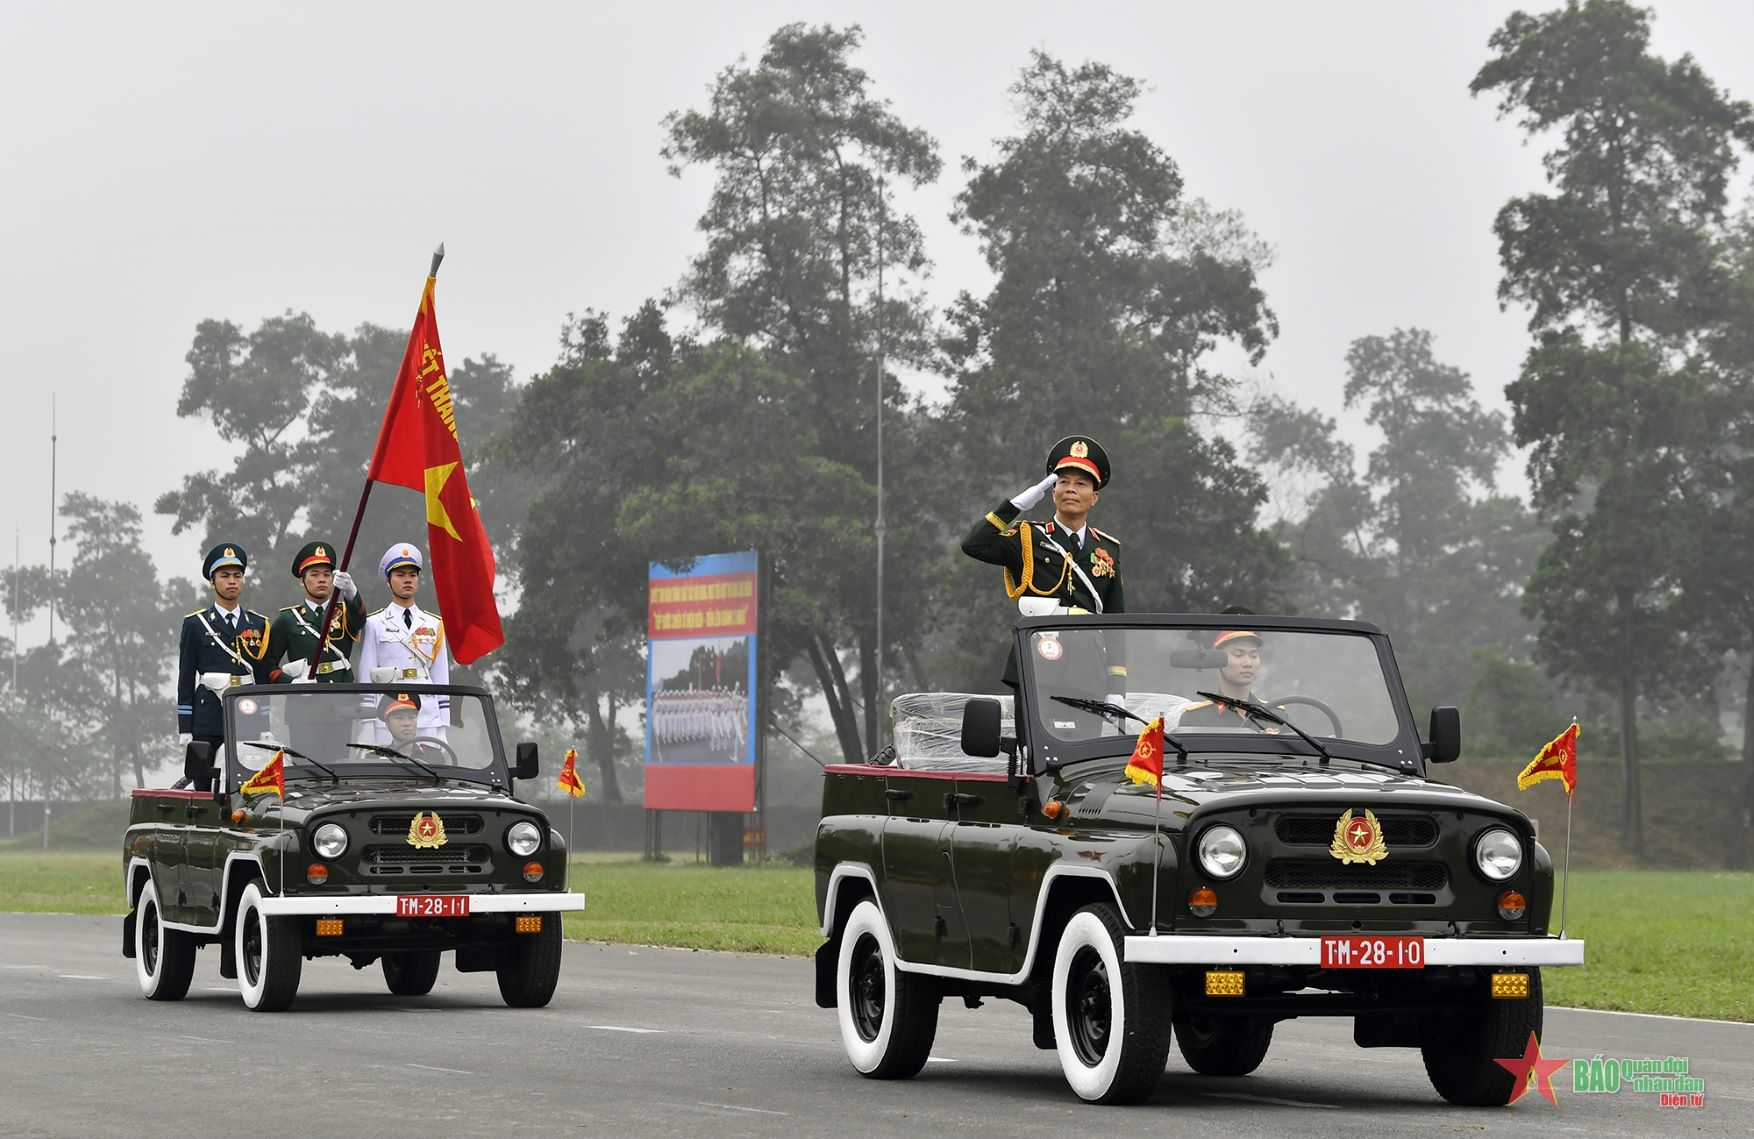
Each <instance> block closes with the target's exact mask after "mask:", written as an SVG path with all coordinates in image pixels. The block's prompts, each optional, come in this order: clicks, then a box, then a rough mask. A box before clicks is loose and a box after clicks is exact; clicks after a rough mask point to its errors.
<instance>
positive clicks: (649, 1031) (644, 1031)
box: [585, 1024, 665, 1036]
mask: <svg viewBox="0 0 1754 1139" xmlns="http://www.w3.org/2000/svg"><path fill="white" fill-rule="evenodd" d="M585 1027H586V1028H594V1029H596V1030H597V1031H598V1032H633V1033H637V1034H639V1035H640V1036H647V1035H656V1036H662V1035H664V1032H665V1030H664V1029H662V1028H627V1027H624V1026H622V1025H619V1024H587V1025H585Z"/></svg>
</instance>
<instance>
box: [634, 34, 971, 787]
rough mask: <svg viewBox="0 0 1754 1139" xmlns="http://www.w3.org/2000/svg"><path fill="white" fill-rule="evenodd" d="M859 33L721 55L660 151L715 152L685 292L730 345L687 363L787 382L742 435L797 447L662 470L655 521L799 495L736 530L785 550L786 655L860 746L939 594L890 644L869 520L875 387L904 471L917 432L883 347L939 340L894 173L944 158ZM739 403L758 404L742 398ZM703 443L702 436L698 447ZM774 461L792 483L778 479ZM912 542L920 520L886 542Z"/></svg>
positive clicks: (851, 751) (673, 118)
mask: <svg viewBox="0 0 1754 1139" xmlns="http://www.w3.org/2000/svg"><path fill="white" fill-rule="evenodd" d="M860 42H861V33H860V31H859V29H858V28H856V27H853V28H847V29H844V30H837V29H835V28H832V27H828V26H822V27H807V26H805V25H803V24H788V25H786V26H784V27H782V28H780V29H779V30H778V31H776V32H775V33H774V34H773V35H772V36H771V37H770V38H769V40H768V42H767V46H766V49H765V50H764V51H763V52H762V55H761V58H760V60H759V61H757V62H756V63H755V64H754V65H750V64H748V63H746V62H743V61H739V62H738V63H737V64H735V65H733V66H731V67H728V68H726V69H725V70H724V71H722V72H720V74H719V76H718V77H717V79H716V80H715V82H714V84H713V87H712V92H711V96H710V99H709V105H708V107H707V108H706V109H705V110H698V111H697V110H689V111H678V112H676V113H674V114H671V115H670V116H669V117H667V118H666V119H665V128H666V132H667V133H666V142H665V146H664V149H663V155H664V157H665V158H666V159H667V160H668V161H669V163H670V164H671V170H672V172H673V173H676V174H677V175H680V174H681V172H682V171H683V170H684V169H685V168H687V167H690V166H706V167H708V168H710V169H711V170H712V172H713V176H714V181H713V191H712V194H711V197H710V199H709V201H708V203H707V208H706V211H705V213H704V214H702V216H701V218H700V222H699V228H700V230H701V232H702V233H703V234H704V235H705V248H704V249H703V250H702V252H701V253H700V254H699V255H698V256H697V257H696V258H695V259H694V261H693V263H692V264H691V266H690V268H689V271H688V273H687V274H686V275H685V276H684V278H683V280H682V282H681V283H680V285H679V286H678V288H677V290H676V298H677V299H678V300H679V301H681V302H683V303H685V304H686V305H688V306H690V307H691V308H692V310H693V311H694V313H695V314H696V315H697V316H698V317H699V319H700V321H701V324H702V326H703V329H704V330H707V331H709V332H716V333H717V334H719V335H720V336H722V337H723V339H724V342H725V343H723V344H720V345H707V346H705V347H703V349H702V354H701V355H700V356H699V357H697V358H696V360H695V363H696V364H698V366H699V370H696V368H695V367H694V366H692V365H691V367H690V368H688V369H686V370H685V372H684V374H683V375H684V379H683V382H685V383H689V384H696V383H701V382H713V381H717V380H722V381H726V382H743V381H748V382H749V383H750V384H751V385H752V386H750V387H748V388H747V390H746V394H747V395H748V397H749V398H751V399H755V400H764V399H771V398H773V390H777V389H784V390H785V391H786V400H787V403H786V406H785V407H784V408H783V410H784V412H785V413H786V414H785V415H784V416H783V417H781V418H780V419H779V420H777V421H774V422H772V423H771V424H770V426H771V427H773V428H774V429H775V432H776V433H774V434H767V435H750V436H744V437H743V440H742V442H744V443H747V442H749V441H752V440H762V441H763V442H767V443H771V444H777V445H778V446H780V447H782V448H785V449H787V450H790V451H793V452H795V454H794V455H790V456H785V455H774V456H771V458H772V459H773V460H774V462H775V463H776V464H777V467H778V468H779V469H778V470H772V471H770V470H769V468H768V465H767V463H766V462H764V461H762V460H764V459H766V458H768V456H755V455H751V454H750V453H749V450H748V448H747V447H742V448H740V450H739V454H737V455H736V456H725V458H726V459H728V460H729V462H728V463H723V464H719V465H715V466H712V467H710V468H708V469H709V470H710V472H711V475H710V482H709V484H708V485H706V486H703V487H698V488H696V487H689V486H687V485H685V484H677V483H675V482H672V483H670V484H669V485H668V486H666V487H664V488H654V490H653V493H652V495H651V497H650V498H649V499H648V500H647V501H648V503H649V511H650V518H649V521H648V523H647V530H646V532H647V533H648V534H649V535H651V536H652V537H653V540H654V541H655V542H657V543H658V544H664V543H663V541H662V540H661V539H659V538H658V537H657V535H658V532H659V530H660V529H661V528H662V527H663V526H666V525H676V524H680V523H683V522H685V521H686V520H688V519H691V518H692V519H693V520H694V521H695V522H696V523H697V524H698V523H699V522H700V521H703V520H704V519H705V516H704V515H701V514H700V513H699V512H700V510H701V509H702V508H703V507H704V506H705V504H706V503H707V502H708V501H711V502H715V503H721V504H723V506H724V507H725V509H727V510H729V511H730V512H731V514H730V516H732V517H738V516H743V517H745V518H746V519H747V518H748V516H749V515H750V513H751V504H753V503H760V502H761V501H762V499H763V498H764V497H766V496H770V495H772V493H773V491H774V488H775V487H776V486H778V487H785V488H786V489H787V490H788V491H789V492H791V493H793V494H796V495H798V496H799V501H797V502H796V503H794V504H791V506H790V508H789V509H788V508H786V507H785V506H783V505H782V504H780V503H773V504H772V505H771V507H769V509H771V510H772V511H773V512H774V514H775V515H776V516H775V517H773V518H772V521H773V522H774V523H777V525H775V526H774V527H773V528H763V529H751V528H747V527H745V528H742V529H740V530H739V531H737V533H738V534H739V537H738V538H737V539H736V541H735V543H734V545H738V546H742V547H747V546H748V545H750V544H751V541H750V538H749V537H748V535H751V534H755V535H760V536H761V537H760V538H759V539H758V540H757V542H756V544H758V545H760V546H761V547H762V549H763V550H764V552H767V553H769V554H770V561H771V564H772V566H773V572H774V574H775V577H774V583H775V590H774V598H773V600H774V601H775V602H776V605H775V608H774V609H773V610H771V612H772V613H773V614H774V616H775V620H776V624H775V625H773V626H771V627H770V635H771V636H772V637H773V642H772V643H773V646H774V648H775V649H776V650H777V651H778V653H779V655H778V656H777V657H776V659H778V660H791V659H795V658H796V657H797V656H799V655H801V656H802V657H803V659H805V660H806V661H807V662H808V664H809V667H810V669H811V672H812V674H813V675H814V677H815V680H816V683H817V686H818V687H819V688H820V689H821V691H822V693H823V696H824V698H825V699H826V700H827V703H828V706H829V710H830V713H831V715H832V716H833V718H834V723H835V727H836V733H837V735H838V736H839V738H840V741H841V747H842V750H843V751H844V752H845V754H846V756H847V757H848V758H849V759H851V758H857V757H860V756H862V755H865V754H868V753H869V752H871V751H874V750H875V749H876V747H877V740H878V725H879V723H880V722H881V720H882V718H883V717H882V708H883V699H882V697H883V688H884V680H883V678H882V677H880V676H879V675H878V668H877V658H878V654H879V651H880V649H881V650H883V651H886V652H891V653H892V654H893V649H894V648H895V647H896V646H897V645H903V644H906V643H908V642H909V641H910V639H911V638H912V637H913V636H914V634H915V632H916V630H917V629H919V628H920V627H921V626H922V624H923V622H924V617H925V613H924V607H917V606H904V607H897V606H893V605H892V606H889V607H888V608H887V609H886V610H885V612H886V613H887V614H889V615H890V616H889V618H888V620H887V621H886V623H885V627H884V633H883V641H884V644H883V645H881V646H880V645H879V643H878V639H877V625H876V620H875V611H876V607H875V605H874V604H873V591H874V588H875V584H876V579H877V573H876V568H877V567H876V553H875V542H874V539H873V534H872V532H871V528H870V527H869V526H868V525H867V523H866V520H867V519H870V518H871V517H872V516H873V514H874V511H875V506H876V499H877V489H878V488H877V440H876V433H875V425H876V422H877V418H878V413H879V407H878V401H879V400H881V409H882V410H881V414H882V415H883V416H884V417H885V419H886V420H887V421H888V427H887V431H888V432H889V434H888V435H886V438H885V447H886V449H892V453H891V454H889V455H888V456H887V459H886V461H887V463H888V473H889V475H890V476H893V475H894V474H902V473H905V472H906V471H907V470H908V469H909V468H908V467H906V466H904V465H903V464H902V463H899V462H897V461H896V460H897V459H898V458H900V457H902V455H901V453H902V452H904V451H905V449H906V446H907V428H906V426H905V420H906V411H907V402H906V397H905V393H904V392H903V389H902V388H901V386H900V384H899V383H898V382H897V381H896V379H895V378H894V377H893V376H892V375H888V374H884V375H882V376H881V377H879V376H878V374H877V361H878V359H879V358H880V357H886V358H887V359H889V360H891V361H896V362H900V363H912V364H923V363H925V362H926V361H927V359H928V357H929V355H930V352H931V347H932V340H931V337H930V335H929V328H930V319H929V314H928V311H927V308H926V305H925V302H924V301H923V299H922V298H921V297H920V296H919V295H918V293H917V291H916V286H915V284H914V282H915V281H917V278H918V277H919V275H921V274H922V273H923V272H924V270H925V268H926V257H925V251H924V243H923V240H922V238H921V235H920V231H919V227H918V225H917V224H916V223H915V222H914V221H913V219H912V218H911V217H909V216H908V215H906V214H905V213H902V212H900V211H899V210H897V209H896V208H895V204H894V195H893V185H894V183H896V182H901V183H904V184H908V185H912V186H915V187H917V186H920V185H923V184H925V183H927V182H930V181H932V180H934V179H935V178H936V177H937V176H938V173H939V169H940V165H941V164H940V162H939V159H938V156H937V151H936V145H935V144H934V142H933V141H932V139H931V138H930V136H928V135H927V134H926V133H925V132H924V131H921V130H919V129H917V128H915V127H911V126H909V125H907V124H906V123H904V122H902V121H901V120H900V119H899V118H898V117H896V115H895V114H894V113H893V112H892V111H890V109H889V107H888V105H887V104H886V103H884V102H881V101H879V100H877V99H876V98H875V97H874V96H873V95H872V94H871V79H870V76H869V75H867V74H866V73H865V72H864V71H863V70H861V69H860V68H858V67H856V66H854V64H853V62H852V57H853V54H854V53H855V52H856V51H857V49H858V47H859V45H860ZM880 279H881V281H882V283H883V288H882V291H881V294H880V293H879V280H880ZM733 347H735V348H742V349H759V350H760V355H759V357H757V356H755V355H752V354H750V353H748V352H736V351H732V350H731V349H732V348H733ZM690 375H692V379H689V378H686V377H688V376H690ZM703 394H704V393H703ZM725 410H726V412H727V414H730V415H732V416H734V417H736V418H742V415H743V413H744V412H745V410H746V409H744V408H741V407H736V408H726V409H725ZM761 417H762V418H767V417H768V413H767V412H762V413H761ZM696 421H697V422H712V421H711V420H701V419H697V420H696ZM699 443H700V440H699V437H698V436H694V437H691V438H690V440H689V450H691V451H696V452H697V453H700V452H699ZM707 450H708V451H712V450H715V449H714V448H708V449H707ZM678 458H679V459H680V458H681V457H680V456H679V457H678ZM768 473H771V474H774V475H782V474H784V475H785V476H787V481H785V482H783V483H778V484H776V483H773V482H770V481H765V480H764V479H763V478H762V475H764V474H768ZM886 489H887V490H888V491H889V492H890V493H892V494H893V493H894V492H895V491H896V489H898V488H897V487H894V486H891V487H889V488H886ZM766 505H767V504H765V503H764V504H763V506H766ZM806 512H809V513H808V515H806ZM750 520H752V519H750ZM802 532H807V533H809V534H810V535H811V537H812V538H813V539H814V540H816V541H819V542H820V543H821V544H820V545H813V546H811V547H809V548H805V547H804V545H803V544H802V543H800V542H798V541H796V540H794V537H793V536H794V535H796V534H798V533H802ZM703 540H704V535H703V534H699V533H697V534H696V536H695V538H694V540H693V541H691V542H688V543H687V544H685V545H684V546H683V547H682V548H681V549H679V550H677V551H676V552H677V553H684V552H687V553H705V552H709V551H708V549H706V548H703V546H702V545H701V542H702V541H703ZM908 545H909V534H908V530H907V524H906V523H905V521H904V523H903V524H902V525H901V526H899V527H898V532H897V533H896V534H895V535H894V540H893V541H892V543H891V545H890V546H889V549H890V550H897V549H901V548H905V547H907V546H908ZM889 557H890V555H889V554H888V553H887V552H886V560H888V559H889ZM886 568H887V567H886ZM805 574H808V575H809V576H808V577H805V576H803V575H805ZM843 658H844V659H843ZM891 659H893V655H892V656H891ZM849 666H850V675H849ZM855 684H856V685H857V690H856V691H855V690H854V685H855ZM861 720H862V722H863V723H862V731H861V723H860V721H861Z"/></svg>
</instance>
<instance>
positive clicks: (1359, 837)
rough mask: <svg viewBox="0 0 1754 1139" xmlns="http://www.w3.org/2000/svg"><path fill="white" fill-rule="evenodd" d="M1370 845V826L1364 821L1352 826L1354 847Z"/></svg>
mask: <svg viewBox="0 0 1754 1139" xmlns="http://www.w3.org/2000/svg"><path fill="white" fill-rule="evenodd" d="M1369 844H1370V824H1369V823H1366V822H1364V821H1363V820H1362V819H1361V820H1359V821H1358V822H1356V823H1353V824H1352V845H1353V846H1368V845H1369Z"/></svg>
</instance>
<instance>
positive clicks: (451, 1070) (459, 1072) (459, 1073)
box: [408, 1064, 478, 1076]
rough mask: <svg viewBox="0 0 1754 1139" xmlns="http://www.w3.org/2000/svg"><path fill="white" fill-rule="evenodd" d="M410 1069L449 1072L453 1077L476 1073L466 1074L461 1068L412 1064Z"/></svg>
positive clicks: (468, 1073) (474, 1073)
mask: <svg viewBox="0 0 1754 1139" xmlns="http://www.w3.org/2000/svg"><path fill="white" fill-rule="evenodd" d="M408 1066H409V1067H410V1068H420V1069H422V1070H424V1071H428V1072H449V1073H450V1074H451V1075H453V1076H473V1075H477V1074H478V1073H476V1072H465V1071H463V1069H461V1068H435V1067H433V1066H432V1065H431V1064H410V1065H408Z"/></svg>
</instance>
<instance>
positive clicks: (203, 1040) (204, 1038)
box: [177, 1032, 237, 1044]
mask: <svg viewBox="0 0 1754 1139" xmlns="http://www.w3.org/2000/svg"><path fill="white" fill-rule="evenodd" d="M177 1039H179V1040H194V1041H198V1042H199V1043H202V1044H236V1043H237V1041H235V1040H215V1039H214V1038H213V1037H211V1036H189V1035H187V1034H186V1033H181V1032H179V1033H178V1034H177Z"/></svg>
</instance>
